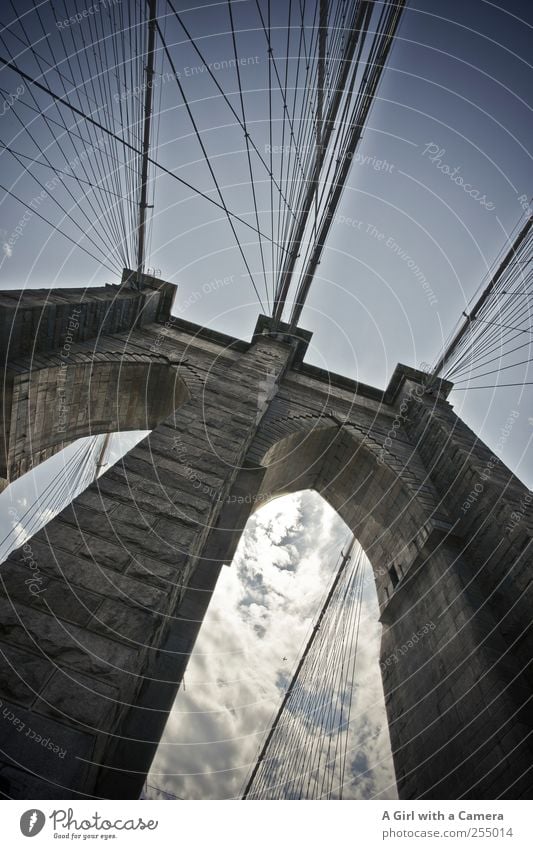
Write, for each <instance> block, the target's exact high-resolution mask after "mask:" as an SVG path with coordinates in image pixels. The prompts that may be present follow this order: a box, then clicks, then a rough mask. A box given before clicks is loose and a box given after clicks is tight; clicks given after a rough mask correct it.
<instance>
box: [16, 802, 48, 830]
mask: <svg viewBox="0 0 533 849" xmlns="http://www.w3.org/2000/svg"><path fill="white" fill-rule="evenodd" d="M45 822H46V817H45V815H44V814H43V812H42V811H39V810H37V809H36V808H32V809H31V810H29V811H25V812H24V813H23V814H22V816H21V818H20V830H21V832H22V833H23V835H24V837H35V835H36V834H39V832H40V831H42V829H43V826H44V824H45Z"/></svg>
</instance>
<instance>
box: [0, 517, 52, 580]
mask: <svg viewBox="0 0 533 849" xmlns="http://www.w3.org/2000/svg"><path fill="white" fill-rule="evenodd" d="M8 514H9V516H10V517H11V521H12V525H13V530H15V529H16V528H18V527H19V525H20V516H19V514H18V512H17V510H15V508H14V507H10V508H9V510H8ZM20 533H23V534H24V535H25V533H24V531H19V533H18V534H17V539H16V540H15V545H16V544H17V542H18V536H20ZM23 538H24V537H23ZM21 551H22V562H23V563H24V565H25V566H26V567H27V568H28V569H29V570H30V572H31V574H30V575H29V576H28V577H27V578H26V579H25V581H24V584H25V585H26V586H27V587H28V591H29V592H30V593H31V594H32V595H33V596H39V595H41V593H44V592H45V590H46V587H44V586H43V583H44V577H43V575H42V572H41V570H40V569H39V566H38V563H37V561H36V559H35V557H34V555H33V549H32V547H31V545H30V543H29V542H26V543H24V545H23V546H22V549H21Z"/></svg>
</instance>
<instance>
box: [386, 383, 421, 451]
mask: <svg viewBox="0 0 533 849" xmlns="http://www.w3.org/2000/svg"><path fill="white" fill-rule="evenodd" d="M428 377H429V375H428ZM426 390H427V381H425V380H424V381H423V382H422V383H420V384H417V385H416V386H411V387H410V388H409V392H408V393H407V395H406V396H405V397H404V398H402V402H401V404H400V409H399V411H398V412H397V413H396V416H395V417H394V419H393V422H392V426H391V427H390V429H389V431H388V433H387V436H386V437H385V439H384V441H383V446H382V448H381V449H380V452H379V454H378V456H377V462H378V463H379V465H380V466H382V465H384V463H385V454H387V453H388V452H389V450H390V449H391V448H392V442H393V439H396V436H397V434H398V431H399V430H400V428H401V427H402V426H403V425H404V424H405V422H407V421H409V415H408V414H409V406H410V402H412V401H416V402H420V399H421V398H422V396H423V395H424V394H425V392H426Z"/></svg>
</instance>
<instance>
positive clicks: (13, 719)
mask: <svg viewBox="0 0 533 849" xmlns="http://www.w3.org/2000/svg"><path fill="white" fill-rule="evenodd" d="M0 708H2V714H1V715H2V718H3V719H4V721H5V722H9V723H11V725H12V726H13V728H14V729H15V730H16V731H17V732H18V733H19V734H22V732H23V731H24V736H25V737H27V738H28V740H31V741H32V742H33V743H35V744H37V745H38V746H42V747H43V749H48V750H49V751H50V752H52V754H54V755H57V757H58V758H61V759H63V758H64V757H65V755H66V754H67V750H66V749H63V748H62V747H61V746H60V745H59V744H58V743H54V741H53V740H52V739H51V738H50V737H45V736H44V735H43V734H38V733H37V731H35V729H33V728H31V726H29V725H27V724H26V723H25V722H24V720H23V719H21V718H20V717H19V716H17V714H16V713H15V712H14V711H13V710H12V709H11V708H9V707H7V705H4V703H3V701H2V699H0Z"/></svg>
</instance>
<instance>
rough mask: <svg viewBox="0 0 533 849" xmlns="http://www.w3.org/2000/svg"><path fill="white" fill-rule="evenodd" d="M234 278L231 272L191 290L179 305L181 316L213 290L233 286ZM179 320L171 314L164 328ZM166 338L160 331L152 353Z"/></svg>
mask: <svg viewBox="0 0 533 849" xmlns="http://www.w3.org/2000/svg"><path fill="white" fill-rule="evenodd" d="M234 280H235V275H234V274H229V275H227V277H215V278H214V279H213V280H209V281H206V282H205V283H202V286H201V287H200V289H195V290H194V292H191V293H190V294H189V295H188V296H187V298H186V299H185V301H183V303H181V304H180V305H179V311H180V316H182V315H183V314H184V313H185V312H187V310H188V309H189V308H190V307H192V306H193V305H194V304H196V303H198V301H201V300H202V298H204V297H205V296H206V295H210V294H212V293H213V292H218V291H219V289H225V288H226V286H231V284H232V283H233V281H234ZM177 320H178V319H177V317H176V316H173V315H171V316H170V318H169V319H168V320H167V321H165V323H164V324H163V328H166V329H167V330H172V329H173V328H174V327H175V324H176V321H177ZM165 338H166V336H165V334H164V333H163V332H161V331H159V332H158V334H157V336H156V337H155V339H154V341H153V342H152V344H151V345H150V353H151V354H157V352H158V351H159V349H160V348H161V345H162V344H163V341H164V340H165Z"/></svg>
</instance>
